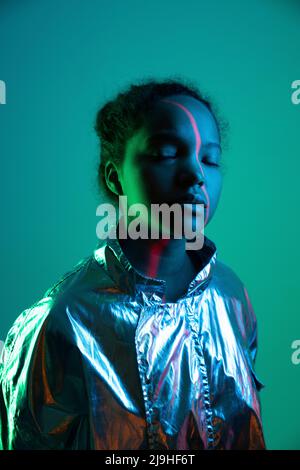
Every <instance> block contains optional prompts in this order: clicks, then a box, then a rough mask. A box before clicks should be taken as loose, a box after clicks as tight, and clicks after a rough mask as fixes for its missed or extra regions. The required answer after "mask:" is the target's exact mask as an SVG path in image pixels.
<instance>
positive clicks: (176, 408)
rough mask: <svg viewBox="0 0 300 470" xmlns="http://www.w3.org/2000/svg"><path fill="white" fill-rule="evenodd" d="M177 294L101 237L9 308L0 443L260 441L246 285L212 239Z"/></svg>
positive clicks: (169, 445)
mask: <svg viewBox="0 0 300 470" xmlns="http://www.w3.org/2000/svg"><path fill="white" fill-rule="evenodd" d="M200 255H201V257H202V260H204V263H202V265H201V266H202V267H201V269H200V271H199V272H198V274H197V276H196V277H195V278H194V279H193V281H192V282H191V283H190V284H189V287H188V290H187V291H186V293H185V294H184V295H183V296H181V297H180V298H179V299H178V300H177V301H176V302H173V303H171V302H169V303H168V302H165V301H164V291H165V281H163V280H160V279H154V278H150V277H146V276H144V275H142V274H141V273H140V272H138V271H137V270H136V269H135V268H134V267H133V266H132V265H131V264H130V262H129V261H128V259H127V258H126V256H125V254H124V252H123V251H122V249H121V246H120V244H119V241H118V239H115V240H114V239H109V238H108V239H107V240H105V241H101V242H100V243H99V245H98V246H97V248H96V249H95V250H94V252H93V253H92V255H91V256H88V257H87V258H85V259H83V260H81V261H80V262H79V263H78V264H77V265H76V266H75V267H74V268H73V269H72V270H71V271H70V272H68V273H67V274H65V275H64V276H63V277H62V278H61V279H60V280H59V282H57V283H56V284H55V285H54V286H53V287H52V288H50V289H48V291H47V292H46V293H45V295H44V297H43V298H42V299H41V300H39V301H37V302H36V303H35V304H34V305H32V306H31V307H30V308H28V309H26V310H24V312H23V313H22V314H21V315H20V316H19V317H18V318H17V320H16V321H15V323H14V324H13V326H12V328H11V329H10V331H9V333H8V336H7V338H6V342H5V347H4V350H3V354H2V361H1V368H0V379H1V389H0V411H1V446H2V448H3V449H105V450H108V449H113V450H121V449H130V450H135V449H180V450H186V449H194V450H196V449H264V448H265V441H264V437H263V430H262V422H261V411H260V397H259V390H260V389H261V388H262V387H263V384H262V383H261V382H260V381H259V379H258V378H257V376H256V374H255V371H254V362H255V357H256V352H257V323H256V318H255V314H254V312H253V309H252V306H251V303H250V300H249V298H248V295H247V290H246V288H245V286H244V285H243V283H242V282H241V280H240V279H239V278H238V277H237V275H236V274H235V273H234V272H233V271H232V270H231V269H230V268H229V267H227V266H226V265H225V264H224V263H223V262H221V261H220V260H219V259H218V256H217V249H216V246H215V244H214V243H213V242H212V241H211V240H209V239H208V238H207V237H205V243H204V247H203V248H202V249H201V250H199V252H197V251H193V252H192V256H198V257H200Z"/></svg>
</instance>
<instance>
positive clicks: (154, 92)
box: [95, 78, 229, 200]
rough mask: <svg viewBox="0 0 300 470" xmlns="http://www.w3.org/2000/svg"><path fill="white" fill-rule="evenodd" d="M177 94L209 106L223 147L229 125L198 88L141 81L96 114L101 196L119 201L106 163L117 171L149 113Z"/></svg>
mask: <svg viewBox="0 0 300 470" xmlns="http://www.w3.org/2000/svg"><path fill="white" fill-rule="evenodd" d="M175 94H176V95H189V96H191V97H193V98H195V99H197V100H199V101H201V102H202V103H203V104H205V105H206V106H207V108H208V109H209V110H210V111H211V113H212V114H213V116H214V118H215V120H216V123H217V127H218V131H219V136H220V142H221V145H222V146H223V144H224V140H225V139H226V137H227V129H228V127H229V126H228V123H227V121H225V120H224V119H223V118H221V117H220V114H219V112H218V111H217V108H216V105H215V104H213V103H212V100H211V99H209V98H208V97H207V95H206V96H204V95H203V94H202V93H201V92H200V90H199V89H198V88H197V86H195V85H194V84H193V83H191V82H190V81H187V80H186V79H182V78H180V79H178V78H175V79H172V78H167V79H164V80H156V79H153V78H150V79H144V80H140V81H139V82H136V83H133V84H131V85H130V86H129V87H128V88H127V89H125V90H124V91H121V92H120V93H118V95H117V96H116V97H115V98H114V99H112V100H110V101H108V102H107V103H106V104H105V105H104V106H102V107H101V108H100V109H99V111H98V112H97V116H96V123H95V131H96V133H97V135H98V137H99V139H100V163H99V164H98V174H97V185H98V189H99V192H100V194H101V193H102V194H103V191H104V194H105V195H106V196H107V197H108V199H110V200H116V195H115V194H114V193H113V192H112V191H111V190H110V189H109V188H108V186H107V184H106V180H105V172H104V169H105V165H106V163H107V162H108V161H112V162H114V163H115V165H116V167H117V168H118V167H119V165H121V163H122V160H123V158H124V153H125V145H126V142H127V140H128V139H130V137H132V135H133V134H134V132H135V131H136V130H137V129H138V128H140V127H141V125H142V123H143V119H144V117H145V115H146V113H147V111H148V110H149V109H150V108H151V106H153V104H154V103H155V102H156V101H157V100H159V99H161V98H165V97H168V96H170V95H175Z"/></svg>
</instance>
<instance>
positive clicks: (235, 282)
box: [214, 259, 244, 295]
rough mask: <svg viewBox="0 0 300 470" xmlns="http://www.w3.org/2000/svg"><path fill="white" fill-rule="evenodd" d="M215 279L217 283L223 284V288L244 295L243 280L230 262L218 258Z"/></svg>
mask: <svg viewBox="0 0 300 470" xmlns="http://www.w3.org/2000/svg"><path fill="white" fill-rule="evenodd" d="M214 279H215V282H216V284H217V285H221V286H222V288H223V289H227V290H228V291H230V292H231V293H232V294H233V293H234V292H235V293H236V294H237V295H238V294H241V295H243V290H244V283H243V281H242V280H241V278H240V277H239V275H238V274H237V273H236V272H235V271H234V270H233V269H232V268H231V267H230V266H228V264H226V263H224V261H221V260H219V259H217V260H216V265H215V270H214Z"/></svg>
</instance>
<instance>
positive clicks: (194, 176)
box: [178, 155, 206, 188]
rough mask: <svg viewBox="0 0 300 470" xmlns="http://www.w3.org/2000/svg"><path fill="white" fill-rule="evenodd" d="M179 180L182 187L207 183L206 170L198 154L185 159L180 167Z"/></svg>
mask: <svg viewBox="0 0 300 470" xmlns="http://www.w3.org/2000/svg"><path fill="white" fill-rule="evenodd" d="M178 182H179V185H180V186H181V187H185V188H188V187H190V186H194V185H199V186H203V185H205V183H206V178H205V174H204V170H203V167H202V165H201V162H200V161H199V160H198V158H197V157H196V155H191V156H190V157H188V158H185V159H184V163H183V164H182V166H181V168H180V169H179V174H178Z"/></svg>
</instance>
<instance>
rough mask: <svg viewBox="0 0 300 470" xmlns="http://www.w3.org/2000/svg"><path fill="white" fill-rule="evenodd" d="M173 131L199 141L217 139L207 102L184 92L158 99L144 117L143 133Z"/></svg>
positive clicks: (215, 127)
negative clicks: (183, 93)
mask: <svg viewBox="0 0 300 470" xmlns="http://www.w3.org/2000/svg"><path fill="white" fill-rule="evenodd" d="M167 133H170V134H174V135H176V136H178V137H181V138H183V139H185V140H191V141H192V142H193V141H195V140H199V137H200V140H201V143H202V144H206V143H209V142H219V133H218V128H217V124H216V121H215V118H214V116H213V115H212V113H211V111H210V110H209V109H208V108H207V106H206V105H205V104H204V103H202V102H200V101H198V100H197V99H195V98H193V97H190V96H186V95H172V96H168V97H166V98H163V99H160V100H159V101H157V102H156V103H155V104H154V105H153V106H152V107H151V109H150V110H149V111H148V112H147V115H146V116H145V118H144V123H143V129H142V134H144V136H145V137H151V136H153V135H157V134H161V135H163V134H167Z"/></svg>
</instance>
